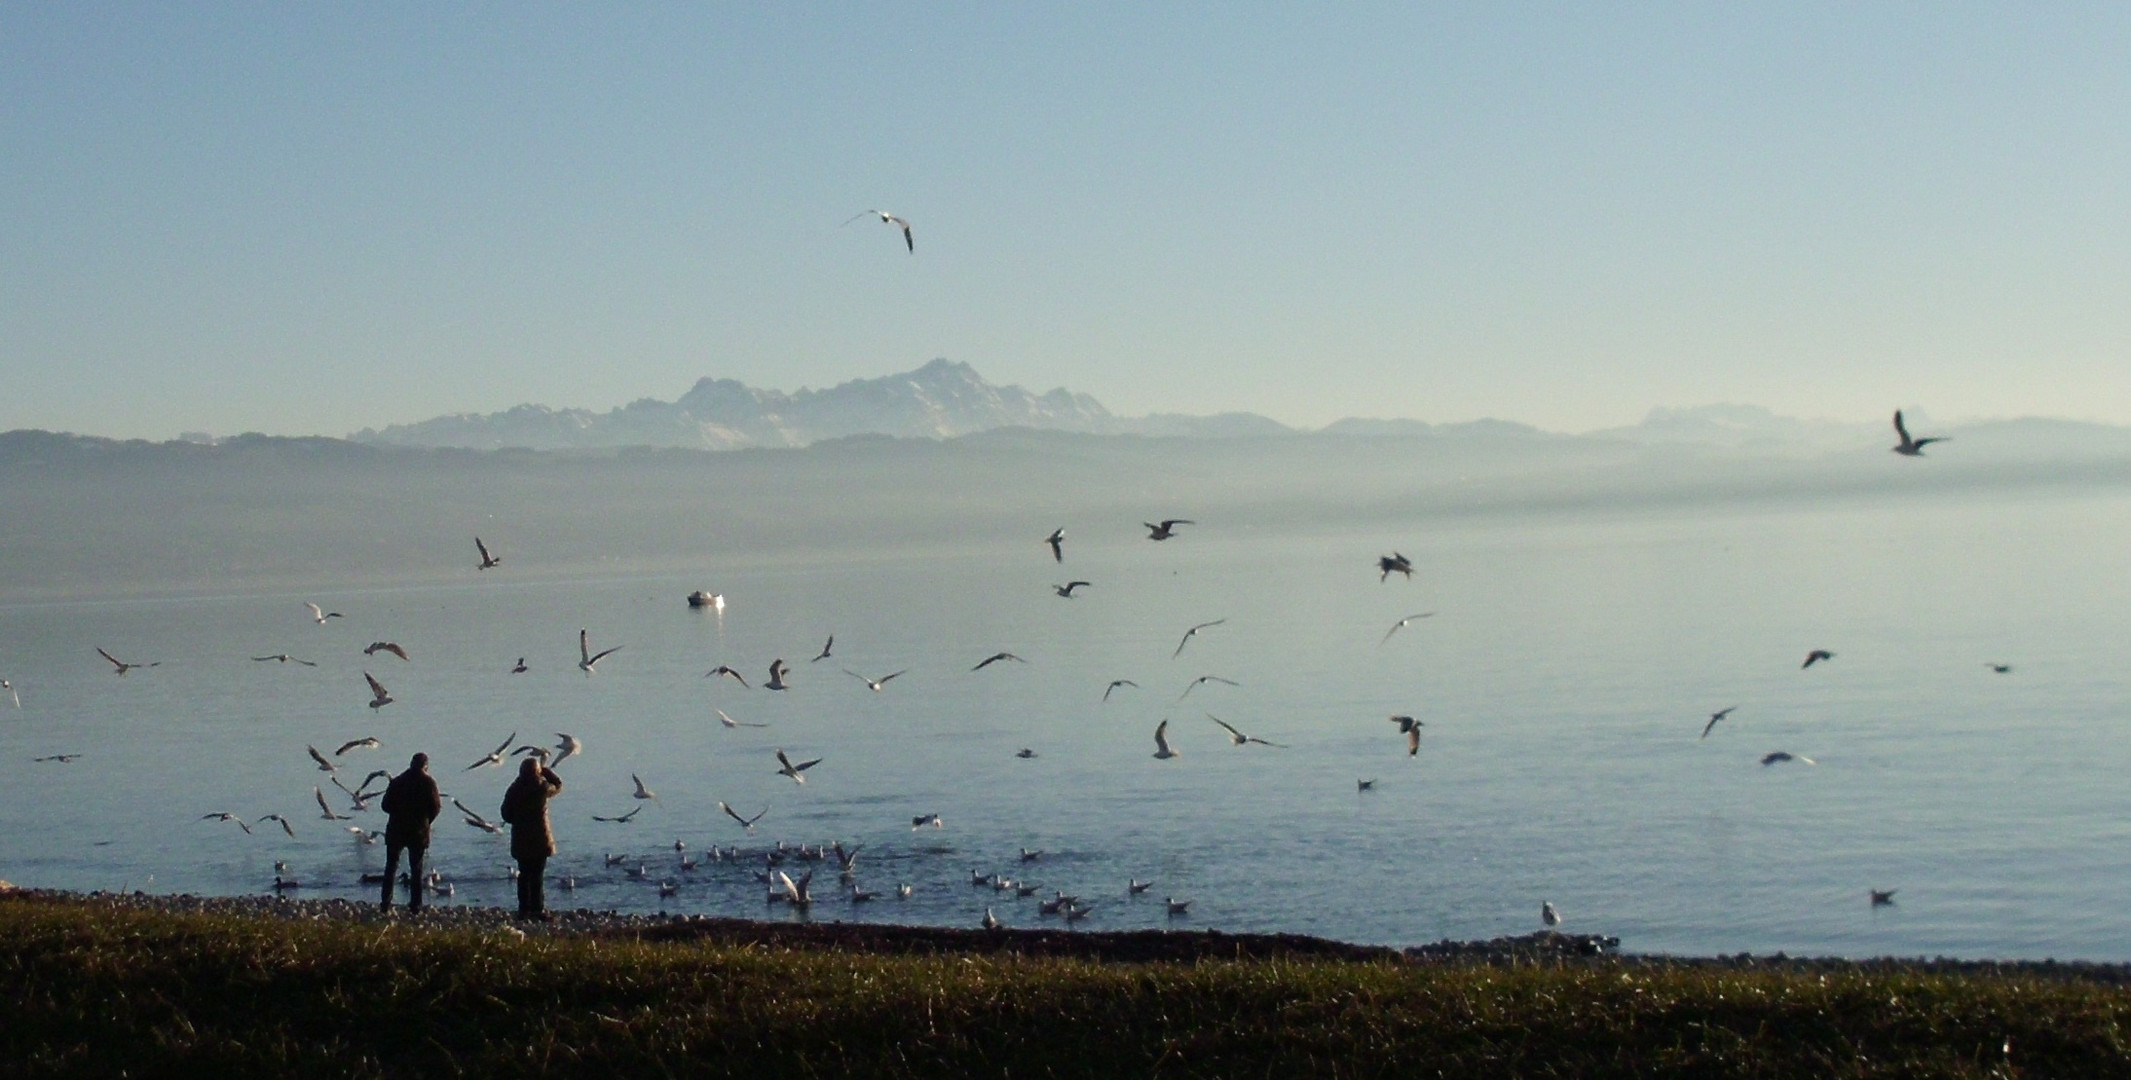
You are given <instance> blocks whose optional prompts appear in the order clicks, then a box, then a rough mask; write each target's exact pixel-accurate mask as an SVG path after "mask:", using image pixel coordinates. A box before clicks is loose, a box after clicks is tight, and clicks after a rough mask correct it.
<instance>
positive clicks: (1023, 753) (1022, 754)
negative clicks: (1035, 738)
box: [1014, 746, 1036, 761]
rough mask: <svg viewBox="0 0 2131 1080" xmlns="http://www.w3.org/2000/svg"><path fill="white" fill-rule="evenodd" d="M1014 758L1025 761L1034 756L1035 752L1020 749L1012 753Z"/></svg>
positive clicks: (1024, 748)
mask: <svg viewBox="0 0 2131 1080" xmlns="http://www.w3.org/2000/svg"><path fill="white" fill-rule="evenodd" d="M1014 756H1015V757H1017V758H1020V759H1021V760H1023V761H1027V760H1028V759H1030V758H1032V757H1035V756H1036V751H1034V750H1031V749H1029V748H1028V747H1026V746H1024V747H1022V748H1021V749H1019V750H1016V751H1014Z"/></svg>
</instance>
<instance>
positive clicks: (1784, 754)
mask: <svg viewBox="0 0 2131 1080" xmlns="http://www.w3.org/2000/svg"><path fill="white" fill-rule="evenodd" d="M1786 761H1803V762H1805V763H1806V764H1808V765H1818V764H1820V763H1819V762H1817V761H1814V760H1813V759H1812V758H1809V757H1807V756H1805V755H1804V754H1793V753H1790V752H1788V751H1784V750H1777V751H1775V752H1773V753H1770V754H1767V755H1765V756H1763V757H1762V758H1761V765H1762V767H1763V768H1766V767H1768V766H1770V765H1780V764H1782V763H1783V762H1786Z"/></svg>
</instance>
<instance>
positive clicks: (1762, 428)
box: [348, 358, 2131, 454]
mask: <svg viewBox="0 0 2131 1080" xmlns="http://www.w3.org/2000/svg"><path fill="white" fill-rule="evenodd" d="M1890 411H1891V410H1890ZM1909 422H1910V426H1911V428H1912V429H1913V430H1917V431H1938V432H1939V433H1941V434H1944V433H1946V432H1945V431H1943V430H1940V429H1937V428H1936V427H1935V426H1934V425H1933V422H1932V420H1931V418H1930V417H1928V416H1926V415H1924V414H1923V413H1921V412H1919V411H1915V410H1912V411H1911V412H1910V413H1909ZM1005 428H1027V429H1032V430H1037V431H1055V432H1067V433H1074V434H1087V435H1140V436H1168V437H1197V438H1241V437H1267V436H1292V435H1303V434H1310V432H1307V431H1304V430H1302V429H1297V428H1292V427H1289V426H1287V425H1284V424H1281V423H1279V422H1278V421H1275V420H1272V419H1269V418H1267V417H1264V416H1259V415H1257V414H1254V413H1221V414H1216V415H1211V416H1190V415H1182V414H1171V413H1158V414H1151V415H1147V416H1138V417H1124V416H1118V415H1116V414H1114V413H1112V412H1111V411H1110V410H1109V409H1107V408H1104V407H1103V404H1102V403H1101V402H1100V401H1097V400H1096V399H1095V398H1094V397H1092V396H1090V395H1088V394H1084V393H1074V392H1072V391H1069V390H1066V389H1064V388H1063V387H1061V388H1058V389H1055V390H1051V391H1049V392H1047V393H1043V394H1037V393H1032V392H1031V391H1029V390H1026V389H1023V388H1022V387H1019V386H1014V385H1005V386H1001V385H997V384H994V383H991V382H988V381H986V380H985V379H984V377H983V376H981V375H979V374H978V373H977V371H976V369H975V368H973V367H971V366H970V365H968V364H966V363H958V362H955V361H952V360H947V359H944V358H942V359H937V360H933V361H932V362H930V363H927V364H925V365H924V366H922V367H919V368H917V369H916V370H913V371H907V372H903V373H901V374H896V375H888V376H884V377H881V378H875V379H854V380H852V381H850V382H846V383H840V384H838V385H836V386H832V387H829V388H827V389H821V390H810V389H801V390H798V391H796V392H791V393H787V392H785V391H781V390H765V389H759V388H756V387H751V386H748V385H746V384H744V383H741V382H739V381H737V380H733V379H716V378H705V379H701V380H699V381H698V382H697V383H696V384H695V386H694V387H692V388H690V389H689V391H688V392H687V393H685V394H682V395H681V396H680V398H679V399H677V400H674V401H659V400H656V399H651V398H645V399H643V400H640V401H635V402H631V403H629V404H627V405H623V406H620V407H618V408H614V409H610V410H608V411H606V412H595V411H593V410H590V409H582V408H563V409H555V408H549V407H548V406H545V405H519V406H517V407H515V408H511V409H507V410H504V411H502V412H495V413H487V414H479V413H458V414H454V415H449V416H439V417H435V418H433V419H429V420H422V421H418V422H415V423H408V424H395V425H392V426H389V427H385V428H382V429H376V428H365V429H363V430H361V431H358V432H355V433H354V434H352V435H350V436H349V437H348V438H349V439H350V440H351V441H354V442H358V443H368V444H372V445H382V446H404V447H424V448H431V449H445V448H452V449H472V450H501V449H509V448H519V449H529V450H596V449H619V448H623V447H660V448H668V449H692V450H737V449H743V448H748V447H801V446H808V445H812V444H814V443H819V442H825V441H829V440H834V439H844V438H850V437H853V436H869V435H870V436H888V437H894V438H920V439H952V438H957V437H960V436H966V435H974V434H980V433H982V432H987V431H995V430H999V429H1005ZM1961 430H1962V431H1963V432H1964V433H1965V434H1964V438H1974V437H1982V438H1985V439H1991V440H1996V439H2011V440H2012V441H2014V442H2017V443H2020V444H2023V445H2024V446H2026V447H2027V448H2029V449H2032V450H2036V451H2045V452H2047V451H2066V450H2075V451H2076V450H2084V451H2092V450H2102V451H2105V452H2118V451H2122V450H2125V449H2131V428H2122V427H2115V426H2111V425H2105V424H2087V423H2080V422H2076V421H2064V420H2037V419H2025V420H2007V421H1987V422H1982V423H1976V424H1969V425H1965V426H1964V427H1963V428H1962V429H1961ZM1316 433H1317V434H1323V435H1334V436H1356V437H1391V438H1455V439H1460V440H1471V439H1479V440H1482V441H1493V442H1500V441H1503V440H1524V439H1558V438H1569V437H1579V438H1587V439H1599V440H1605V441H1611V442H1625V443H1632V444H1636V445H1640V446H1646V447H1652V448H1659V449H1662V448H1666V447H1681V448H1685V447H1707V448H1714V449H1719V450H1725V451H1735V452H1742V453H1775V454H1818V453H1827V452H1840V451H1846V450H1861V449H1866V448H1870V447H1874V446H1878V445H1881V444H1885V443H1887V442H1888V440H1889V438H1890V437H1891V435H1892V432H1891V431H1890V430H1889V426H1888V425H1887V424H1884V423H1876V422H1875V423H1847V422H1839V421H1829V420H1802V419H1798V418H1795V417H1787V416H1779V415H1777V414H1775V413H1773V412H1771V411H1769V410H1768V409H1766V408H1763V407H1761V406H1758V405H1736V404H1716V405H1702V406H1696V407H1693V408H1656V409H1652V410H1651V411H1650V413H1649V415H1647V416H1646V417H1644V419H1643V420H1642V422H1640V423H1637V424H1632V425H1628V426H1625V427H1617V428H1608V429H1605V430H1601V431H1592V432H1584V433H1582V434H1581V435H1580V436H1568V435H1562V434H1557V433H1550V432H1544V431H1541V430H1539V429H1538V428H1534V427H1531V426H1529V425H1526V424H1518V423H1513V422H1510V421H1504V420H1476V421H1468V422H1464V423H1453V424H1428V423H1424V422H1422V421H1418V420H1401V419H1392V420H1379V419H1362V418H1349V419H1345V420H1340V421H1337V422H1335V423H1332V424H1329V425H1327V426H1326V427H1324V428H1322V429H1319V430H1318V431H1317V432H1316Z"/></svg>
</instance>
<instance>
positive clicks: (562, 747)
mask: <svg viewBox="0 0 2131 1080" xmlns="http://www.w3.org/2000/svg"><path fill="white" fill-rule="evenodd" d="M555 737H556V738H558V739H561V740H562V741H561V742H559V743H556V744H555V760H553V761H550V762H548V768H551V769H552V768H554V767H555V766H557V765H560V764H562V763H563V761H564V760H566V759H568V758H570V757H572V756H574V755H577V754H582V753H584V752H585V744H584V743H582V742H580V741H578V738H577V736H575V735H565V734H563V733H562V732H560V731H558V732H556V733H555Z"/></svg>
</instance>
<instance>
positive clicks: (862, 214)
mask: <svg viewBox="0 0 2131 1080" xmlns="http://www.w3.org/2000/svg"><path fill="white" fill-rule="evenodd" d="M878 213H880V211H878V210H860V211H859V212H858V213H855V214H853V215H851V216H850V217H848V218H845V219H844V225H849V224H851V223H852V222H854V221H857V220H858V219H859V218H862V217H867V216H869V215H872V214H878ZM837 228H839V229H841V228H843V225H838V226H837Z"/></svg>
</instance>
